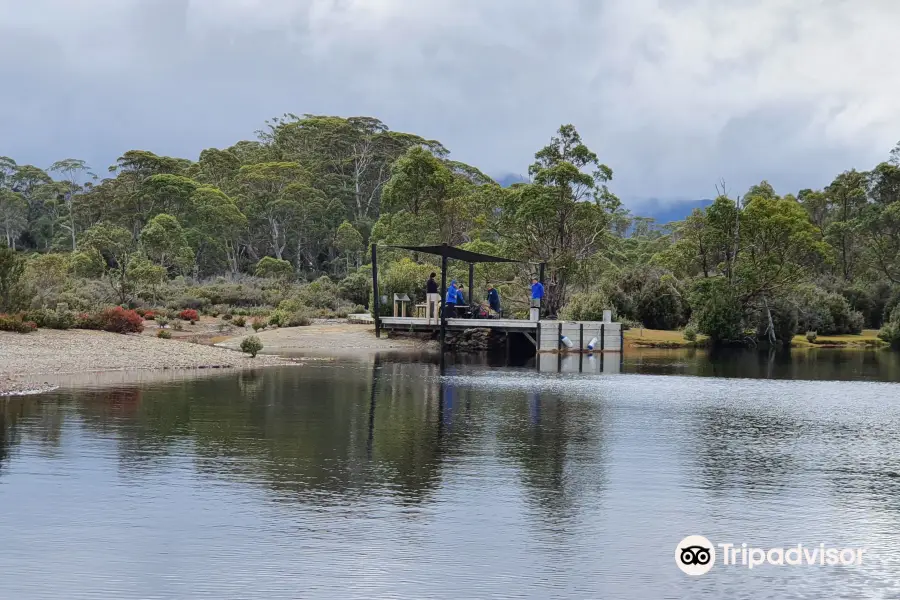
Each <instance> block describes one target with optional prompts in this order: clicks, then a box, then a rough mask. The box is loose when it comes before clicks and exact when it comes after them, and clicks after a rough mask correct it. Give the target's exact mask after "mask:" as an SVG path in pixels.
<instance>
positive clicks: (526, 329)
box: [372, 244, 624, 353]
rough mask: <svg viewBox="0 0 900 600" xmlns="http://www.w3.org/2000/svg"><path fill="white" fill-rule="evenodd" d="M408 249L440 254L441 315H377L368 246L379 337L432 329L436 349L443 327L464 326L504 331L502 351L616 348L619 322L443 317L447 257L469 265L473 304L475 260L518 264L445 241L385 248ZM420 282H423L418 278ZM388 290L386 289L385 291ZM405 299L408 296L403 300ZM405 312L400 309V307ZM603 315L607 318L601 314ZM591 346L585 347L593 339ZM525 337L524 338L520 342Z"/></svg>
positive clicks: (374, 248) (377, 297) (619, 342)
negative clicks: (516, 347) (516, 346)
mask: <svg viewBox="0 0 900 600" xmlns="http://www.w3.org/2000/svg"><path fill="white" fill-rule="evenodd" d="M391 247H392V248H399V249H403V250H408V251H411V252H417V253H425V254H432V255H436V256H440V257H441V286H440V293H441V306H440V308H441V310H440V314H441V317H439V318H433V319H431V320H429V319H423V318H421V317H418V318H417V317H407V316H396V315H397V309H396V304H397V301H398V298H396V297H395V309H394V314H395V316H393V317H382V316H379V313H380V312H381V309H380V305H381V291H380V290H379V288H378V246H377V245H376V244H372V289H373V290H374V301H375V302H374V307H373V308H374V320H375V333H376V335H379V336H380V335H381V331H382V330H388V331H392V330H393V331H406V332H437V333H438V337H439V339H440V341H441V349H442V350H443V349H444V347H445V344H446V338H447V331H462V330H466V329H492V330H497V331H502V332H504V333H506V334H507V350H509V345H510V344H511V343H513V340H515V342H514V343H517V344H518V343H526V344H527V343H530V344H531V345H532V346H533V349H534V351H536V352H538V353H540V352H557V353H563V352H581V353H588V352H621V351H622V348H623V346H624V344H623V337H622V335H623V329H622V324H621V323H613V322H612V321H604V322H600V321H557V320H537V321H535V320H524V319H522V320H520V319H458V318H453V317H446V316H444V315H445V314H446V313H445V311H444V300H445V298H446V294H447V261H448V260H449V259H454V260H460V261H463V262H466V263H468V264H469V303H470V308H471V307H472V306H473V304H472V302H473V300H474V299H473V298H472V294H473V292H474V289H473V288H474V285H473V284H474V282H473V274H474V272H475V264H476V263H515V262H521V261H517V260H513V259H509V258H503V257H499V256H491V255H488V254H481V253H478V252H471V251H469V250H463V249H462V248H456V247H453V246H450V245H448V244H441V245H439V246H391ZM539 272H540V277H539V279H540V281H541V283H543V279H544V264H543V263H541V264H540V265H539ZM422 283H423V285H424V283H425V282H422ZM388 291H391V290H388ZM407 300H408V298H407ZM404 314H405V311H404ZM604 318H608V316H607V315H606V314H605V315H604ZM595 339H596V342H595V344H594V347H593V348H589V346H590V344H591V341H592V340H595ZM525 340H527V341H525Z"/></svg>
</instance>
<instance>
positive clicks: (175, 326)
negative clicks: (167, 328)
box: [172, 321, 184, 331]
mask: <svg viewBox="0 0 900 600" xmlns="http://www.w3.org/2000/svg"><path fill="white" fill-rule="evenodd" d="M172 329H174V330H175V331H184V324H183V323H182V322H181V321H172Z"/></svg>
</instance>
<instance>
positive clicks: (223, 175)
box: [0, 114, 900, 348]
mask: <svg viewBox="0 0 900 600" xmlns="http://www.w3.org/2000/svg"><path fill="white" fill-rule="evenodd" d="M527 168H528V175H529V181H527V182H524V183H518V184H514V185H512V186H509V187H501V186H500V185H498V184H497V183H496V182H495V181H494V180H493V179H492V178H491V177H489V176H487V175H485V174H484V173H482V172H481V171H480V170H479V169H478V168H477V167H475V166H471V165H468V164H465V163H461V162H458V161H455V160H453V159H452V158H451V157H450V152H449V151H448V149H447V148H445V147H444V146H443V145H442V144H441V143H440V142H438V141H435V140H429V139H425V138H423V137H420V136H417V135H415V134H410V133H402V132H396V131H392V130H390V129H389V128H388V127H387V126H386V125H385V124H384V123H382V122H381V121H379V120H378V119H375V118H371V117H350V118H342V117H333V116H320V115H303V116H297V115H293V114H287V115H284V116H282V117H279V118H275V119H272V120H271V121H268V122H266V123H265V125H264V127H263V129H261V130H260V131H259V132H257V137H256V139H253V140H242V141H238V142H237V143H235V144H234V145H233V146H231V147H229V148H224V149H218V148H209V149H206V150H204V151H202V152H201V153H200V155H199V157H198V158H197V160H188V159H185V158H176V157H169V156H159V155H157V154H154V153H153V152H151V151H148V150H129V151H127V152H125V153H124V154H122V156H121V157H120V158H119V159H118V160H117V161H116V164H115V165H113V166H111V167H109V168H108V170H104V172H103V173H102V175H101V174H97V172H96V170H95V169H92V168H91V167H90V166H89V165H87V164H86V163H85V162H84V161H82V160H78V159H64V160H60V161H58V162H55V163H53V164H52V165H49V166H47V167H46V168H41V167H38V166H34V165H28V164H18V163H17V162H16V161H15V160H14V159H13V158H7V157H0V240H2V243H0V313H2V318H0V328H7V329H9V328H12V329H15V327H16V326H15V323H18V322H26V321H28V322H33V323H35V324H36V325H38V326H46V327H54V326H57V327H65V326H72V325H73V324H76V323H77V319H76V318H75V317H72V318H64V317H62V316H61V313H66V314H69V313H72V314H75V313H86V312H91V311H99V310H103V309H106V308H110V307H113V306H122V307H124V308H127V309H139V310H140V311H143V312H146V311H151V310H153V311H156V312H157V313H161V312H165V311H179V310H185V309H190V310H197V311H201V312H206V313H208V314H214V315H220V314H222V315H226V314H227V315H232V314H234V315H239V314H255V315H260V316H265V317H266V318H268V322H269V323H270V324H272V325H276V326H277V325H281V326H286V325H300V324H304V323H307V322H309V319H310V318H313V317H316V316H328V315H339V316H340V315H345V314H347V313H349V312H353V311H363V310H366V307H368V306H371V305H372V304H373V303H372V302H371V293H372V291H371V282H370V276H369V273H370V269H371V265H370V264H368V263H369V261H370V260H371V255H370V253H369V252H368V247H369V245H370V244H379V245H382V246H385V247H384V248H383V249H381V250H380V251H379V271H380V274H381V275H380V287H381V293H382V294H391V293H407V294H409V295H410V296H411V297H413V298H416V299H417V300H418V301H421V299H422V298H423V296H424V282H425V280H426V279H427V277H428V273H429V272H430V271H432V270H435V267H436V266H437V262H436V261H435V260H434V259H433V258H434V257H428V256H417V255H414V254H411V253H409V252H405V251H400V250H394V249H391V248H387V246H390V245H397V244H403V245H419V244H435V243H442V242H446V243H448V244H452V245H456V246H460V247H462V248H466V249H469V250H474V251H478V252H484V253H488V254H496V255H501V256H508V257H511V258H515V259H519V260H522V261H523V263H520V264H496V265H479V266H478V267H477V269H476V289H475V290H472V292H473V293H474V294H475V297H476V299H482V300H483V295H484V294H483V290H484V289H485V286H487V284H492V285H494V286H496V287H497V288H498V290H500V293H501V297H502V298H503V303H504V305H505V306H506V307H507V309H508V310H509V311H510V312H512V313H513V314H524V313H525V312H526V307H527V303H526V301H527V297H526V289H527V286H526V284H527V280H528V278H529V277H530V276H531V275H532V274H533V273H534V272H535V268H536V267H535V264H536V263H540V262H543V263H546V265H547V270H546V281H545V284H546V288H547V297H546V299H545V304H546V305H545V312H546V313H547V314H548V315H559V316H560V317H561V318H566V319H596V318H598V317H599V315H600V314H601V313H602V310H603V309H605V308H612V309H614V311H615V313H616V316H617V318H618V319H620V320H622V321H624V322H626V323H628V324H629V325H632V326H636V325H640V326H643V327H646V328H651V329H669V330H683V331H684V335H685V337H686V338H688V339H691V338H695V337H696V335H697V334H698V333H700V334H704V335H705V336H707V337H708V339H709V341H710V343H712V344H736V345H751V346H753V345H770V346H775V345H789V344H790V341H791V338H792V337H793V336H794V335H795V334H796V333H798V332H800V333H805V332H809V334H808V335H811V336H814V335H817V334H818V335H830V334H854V333H859V332H861V331H862V330H863V329H864V328H867V329H880V330H881V331H880V334H879V336H880V337H881V339H882V340H884V341H885V342H887V343H889V344H891V345H892V347H894V348H900V145H898V147H897V148H895V149H894V150H893V151H892V152H890V154H889V155H888V156H886V160H885V161H884V162H882V163H880V164H878V165H875V166H873V167H872V168H871V169H870V170H867V171H858V170H855V169H851V170H848V171H845V172H843V173H840V174H837V175H836V177H835V178H834V180H833V181H832V182H831V183H830V184H829V185H828V186H826V187H825V188H824V189H818V190H817V189H803V190H799V191H797V192H796V193H786V194H784V195H781V194H779V193H778V192H777V191H776V190H775V189H773V187H772V186H771V185H769V184H768V183H767V182H766V181H762V182H761V183H759V184H758V185H754V186H753V187H751V188H750V189H749V190H746V191H743V192H742V193H740V194H733V193H731V192H730V190H728V189H726V186H725V184H724V183H722V184H720V185H719V186H717V190H718V195H717V197H716V198H715V200H714V201H713V202H712V204H710V205H709V206H708V207H706V208H705V209H696V210H694V212H693V213H692V214H691V215H690V216H689V217H688V218H686V219H685V220H683V221H679V222H673V223H656V222H654V221H653V219H650V218H646V217H640V216H635V215H632V214H631V213H630V212H629V211H628V210H627V209H626V208H625V207H623V205H622V203H621V202H620V201H619V199H618V198H617V197H616V195H615V194H614V193H613V191H612V190H611V189H610V185H611V182H612V180H613V170H612V169H611V168H610V167H609V166H607V165H606V164H604V163H603V162H602V161H601V159H600V157H598V156H597V154H595V153H594V152H593V151H591V150H590V148H589V147H588V144H587V143H585V142H584V141H583V140H582V139H581V137H580V135H579V134H578V132H577V131H576V129H575V128H574V127H573V126H572V125H564V126H562V127H560V128H559V130H558V131H557V132H555V133H554V134H553V135H552V136H551V137H550V139H549V142H548V144H547V145H546V146H545V147H543V148H540V149H538V150H537V152H536V153H535V155H534V162H533V163H532V164H531V165H530V166H528V167H527ZM453 269H459V270H458V271H455V270H454V271H453V272H452V273H451V276H453V277H458V278H460V279H464V278H466V277H467V275H465V273H466V271H465V269H467V267H466V265H454V266H453ZM384 309H385V310H389V307H384ZM4 323H5V324H6V326H5V327H4V326H3V324H4Z"/></svg>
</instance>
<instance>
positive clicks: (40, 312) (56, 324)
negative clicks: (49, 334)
mask: <svg viewBox="0 0 900 600" xmlns="http://www.w3.org/2000/svg"><path fill="white" fill-rule="evenodd" d="M22 319H23V320H24V321H32V322H34V323H36V324H37V326H38V327H43V328H45V329H71V328H73V327H75V321H76V315H75V313H74V312H72V311H70V310H50V309H46V308H42V309H37V310H29V311H27V312H26V313H25V314H24V315H23V317H22Z"/></svg>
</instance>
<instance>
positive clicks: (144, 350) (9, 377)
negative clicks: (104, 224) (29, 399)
mask: <svg viewBox="0 0 900 600" xmlns="http://www.w3.org/2000/svg"><path fill="white" fill-rule="evenodd" d="M237 345H240V340H239V339H238V340H237V342H236V346H235V347H237ZM283 364H289V361H287V360H285V359H282V358H279V357H276V356H265V355H259V356H257V357H256V358H250V357H249V356H247V355H245V354H242V353H240V352H236V351H234V350H230V349H226V348H219V347H214V346H203V345H200V344H191V343H188V342H181V341H177V340H162V339H157V338H155V337H147V336H140V335H121V334H116V333H106V332H103V331H85V330H80V329H72V330H69V331H57V330H51V329H39V330H38V331H36V332H34V333H29V334H18V333H8V332H0V395H7V394H16V393H37V392H41V391H46V390H48V389H52V388H53V387H54V386H55V383H52V382H51V381H50V380H58V379H59V377H60V376H63V375H67V374H72V375H76V374H84V373H92V372H103V371H133V370H162V369H210V368H250V367H263V366H270V365H283ZM42 376H47V377H46V379H47V380H46V381H45V380H42Z"/></svg>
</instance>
